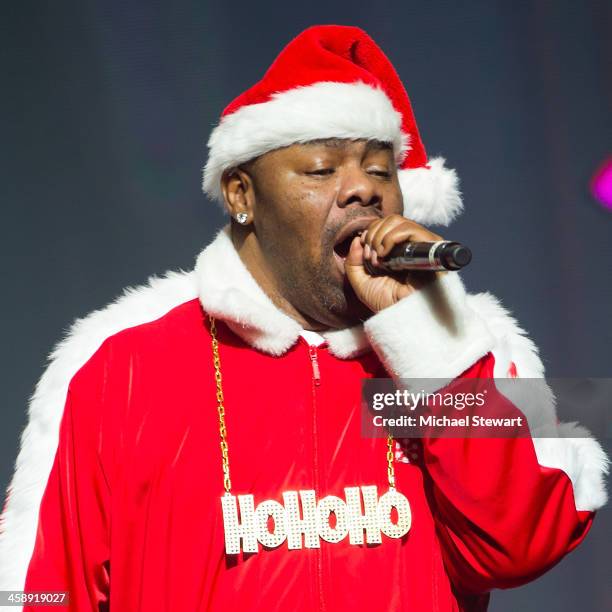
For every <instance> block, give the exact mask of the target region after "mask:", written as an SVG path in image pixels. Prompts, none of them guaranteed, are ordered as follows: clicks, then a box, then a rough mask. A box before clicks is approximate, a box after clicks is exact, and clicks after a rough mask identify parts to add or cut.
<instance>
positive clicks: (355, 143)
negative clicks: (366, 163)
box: [288, 138, 393, 152]
mask: <svg viewBox="0 0 612 612" xmlns="http://www.w3.org/2000/svg"><path fill="white" fill-rule="evenodd" d="M315 147H318V148H320V147H324V148H326V149H334V150H338V151H346V150H349V149H351V148H359V149H363V150H364V151H366V152H367V151H385V150H388V151H392V150H393V145H392V144H391V143H390V142H383V141H381V140H376V139H371V140H368V139H365V138H317V139H315V140H309V141H308V142H304V143H296V144H294V145H291V147H288V148H298V149H302V150H308V149H309V148H310V149H312V148H315Z"/></svg>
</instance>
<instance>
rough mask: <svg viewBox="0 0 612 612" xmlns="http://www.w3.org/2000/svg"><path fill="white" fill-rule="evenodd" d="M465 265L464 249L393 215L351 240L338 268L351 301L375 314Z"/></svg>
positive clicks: (467, 256)
mask: <svg viewBox="0 0 612 612" xmlns="http://www.w3.org/2000/svg"><path fill="white" fill-rule="evenodd" d="M470 260H471V252H470V251H469V249H468V248H467V247H465V246H463V245H461V244H460V243H457V242H453V241H448V240H444V238H442V237H441V236H439V235H437V234H435V233H433V232H431V231H430V230H428V229H427V228H425V227H423V226H422V225H419V224H418V223H416V222H414V221H412V220H410V219H407V218H406V217H403V216H402V215H398V214H393V215H389V216H387V217H383V218H381V219H377V220H375V221H373V222H372V223H370V225H368V227H367V228H366V229H365V230H363V231H362V233H361V235H360V236H356V237H355V238H354V239H353V241H352V243H351V246H350V249H349V253H348V256H347V257H346V260H345V262H344V267H345V271H346V276H347V279H348V281H349V283H350V284H351V286H352V288H353V290H354V292H355V294H356V296H357V297H358V298H359V300H360V301H361V302H363V304H365V305H366V306H367V307H368V308H369V309H370V310H371V311H372V312H374V313H376V312H379V311H380V310H382V309H383V308H387V307H388V306H392V305H393V304H395V303H396V302H398V301H399V300H401V299H402V298H404V297H406V296H408V295H410V294H411V293H413V292H414V291H418V290H420V289H421V288H422V287H424V286H425V285H427V284H429V283H431V282H433V281H435V280H436V279H441V277H442V276H444V275H445V274H447V273H448V271H451V270H459V269H460V268H462V267H464V266H466V265H467V264H468V263H469V262H470Z"/></svg>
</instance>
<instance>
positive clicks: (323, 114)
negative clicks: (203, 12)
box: [0, 26, 608, 612]
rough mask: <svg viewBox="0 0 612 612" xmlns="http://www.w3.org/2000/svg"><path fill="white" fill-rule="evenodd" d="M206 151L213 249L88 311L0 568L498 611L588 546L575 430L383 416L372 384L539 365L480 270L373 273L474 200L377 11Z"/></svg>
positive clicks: (231, 592)
mask: <svg viewBox="0 0 612 612" xmlns="http://www.w3.org/2000/svg"><path fill="white" fill-rule="evenodd" d="M209 148H210V151H209V158H208V162H207V165H206V168H205V171H204V188H205V190H206V191H207V192H208V193H209V195H211V196H212V197H215V198H217V199H219V200H220V201H221V202H222V203H223V205H224V206H225V207H226V209H227V211H228V212H229V214H230V215H231V223H230V224H229V225H228V226H227V227H225V228H224V229H223V230H221V231H220V232H219V234H218V235H217V237H216V238H215V239H214V241H213V242H212V243H211V244H210V245H209V246H208V247H207V248H206V249H204V251H203V252H202V253H201V254H200V255H199V256H198V258H197V263H196V266H195V269H194V271H192V272H189V273H169V274H168V275H167V276H166V277H164V278H156V279H152V280H151V281H150V284H149V285H148V286H143V287H139V288H137V289H132V290H130V291H129V292H126V293H125V295H124V296H122V297H121V298H119V299H118V300H117V301H116V302H114V303H113V304H111V305H110V306H108V307H107V308H106V309H104V310H100V311H96V312H94V313H92V314H90V315H89V316H88V317H86V318H84V319H82V320H80V321H77V323H76V324H75V326H74V327H73V329H72V331H71V333H70V335H69V336H68V337H67V338H66V339H65V340H64V341H63V342H62V343H61V344H60V345H59V347H58V348H57V349H56V351H55V352H54V354H53V359H52V363H51V365H50V366H49V368H48V369H47V371H46V372H45V374H44V375H43V377H42V379H41V381H40V383H39V384H38V386H37V389H36V393H35V395H34V398H33V400H32V403H31V406H30V422H29V424H28V427H27V430H26V432H25V435H24V437H23V442H22V448H21V451H20V454H19V458H18V461H17V468H16V472H15V476H14V478H13V480H12V482H11V485H10V487H9V492H8V500H7V504H6V508H5V510H4V513H3V516H2V534H1V536H0V537H1V539H0V589H25V590H26V591H68V592H69V598H70V609H73V610H94V609H95V610H103V609H104V610H107V609H112V610H129V611H130V612H135V611H138V610H143V611H144V610H146V611H147V612H151V611H153V610H221V609H224V610H227V609H229V610H234V609H241V610H292V611H297V610H400V609H402V610H404V609H405V610H443V611H449V612H450V611H451V610H484V609H486V607H487V603H488V599H489V593H490V591H491V590H492V589H494V588H508V587H513V586H517V585H520V584H524V583H526V582H528V581H530V580H533V579H534V578H536V577H537V576H539V575H541V574H542V573H543V572H545V571H546V570H548V569H549V568H551V567H552V566H553V565H555V564H556V563H557V562H558V561H559V560H560V559H561V558H562V557H563V556H564V555H565V554H567V553H568V552H569V551H571V550H572V549H573V548H575V547H576V546H577V545H578V544H579V543H580V542H581V541H582V540H583V539H584V537H585V535H586V533H587V532H588V530H589V528H590V526H591V524H592V522H593V518H594V515H595V511H596V510H597V509H598V508H600V507H601V506H602V505H603V504H604V503H605V501H606V491H605V488H604V475H605V473H606V471H607V464H608V460H607V457H606V456H605V454H604V453H603V451H602V449H601V447H600V446H599V444H598V443H597V442H596V441H595V440H593V439H591V438H589V437H588V436H587V435H586V434H585V432H584V431H583V430H581V429H580V428H577V427H576V426H575V425H571V424H559V425H558V426H557V425H555V428H556V429H558V431H556V432H555V435H556V436H557V437H546V438H544V437H542V438H538V437H535V436H534V437H531V436H529V435H527V436H516V437H512V438H497V439H490V438H489V439H487V438H469V439H456V438H454V439H453V438H434V437H432V438H425V439H422V440H404V439H399V440H393V439H384V438H365V437H363V436H362V435H361V430H360V408H359V407H360V403H361V402H360V399H361V383H362V381H363V380H364V379H368V378H376V377H389V376H391V377H393V378H394V379H396V380H397V379H400V378H402V379H403V378H411V377H412V378H442V379H456V380H458V381H462V380H471V379H480V378H483V379H486V378H491V377H493V376H495V377H505V376H511V377H517V376H519V377H526V378H529V377H542V376H543V366H542V363H541V361H540V359H539V357H538V355H537V350H536V348H535V347H534V345H533V343H532V342H531V341H530V340H529V339H528V338H527V337H526V335H525V332H524V331H523V330H522V329H521V328H520V327H518V325H517V323H516V322H515V321H514V319H513V318H512V317H511V316H510V315H509V314H508V313H507V312H506V311H505V310H504V309H503V308H502V307H501V305H500V304H499V302H498V301H497V300H496V299H495V298H493V297H492V296H491V295H489V294H480V295H473V296H472V295H468V294H467V293H466V291H465V288H464V286H463V283H462V281H461V279H460V277H459V276H458V275H457V274H456V273H432V272H429V273H420V274H416V273H415V274H403V275H397V274H393V275H389V274H374V275H371V274H369V273H368V271H367V270H366V268H365V262H366V261H369V262H370V263H371V264H372V266H374V267H376V266H378V263H379V261H378V260H379V259H380V258H382V257H384V256H385V255H386V254H388V253H389V251H390V249H391V247H392V246H393V245H395V244H397V243H399V242H402V241H404V240H412V241H415V240H417V241H419V240H421V241H437V240H440V239H441V237H440V236H438V235H437V234H434V233H432V232H431V231H429V230H428V229H426V227H424V226H422V225H420V223H425V224H427V223H441V224H444V223H448V222H449V221H450V220H451V219H452V218H453V216H454V215H455V214H457V213H458V212H459V210H460V208H461V201H460V197H459V193H458V190H457V180H456V177H455V175H454V173H453V171H451V170H449V169H447V168H445V167H444V163H443V160H440V159H438V160H429V161H428V160H427V156H426V154H425V149H424V147H423V144H422V142H421V140H420V137H419V133H418V130H417V128H416V123H415V121H414V117H413V116H412V111H411V108H410V102H409V100H408V97H407V94H406V92H405V90H404V88H403V86H402V85H401V83H400V81H399V78H398V76H397V74H396V73H395V71H394V70H393V67H392V66H391V64H390V63H389V61H388V60H387V58H386V57H385V56H384V54H383V52H382V51H381V50H380V49H379V48H378V47H377V46H376V44H375V43H374V42H373V41H372V40H371V39H370V38H369V37H368V36H367V34H366V33H365V32H363V30H360V29H358V28H353V27H343V26H316V27H312V28H309V29H307V30H306V31H304V32H303V33H302V34H300V35H299V36H298V37H297V38H295V39H294V40H293V41H291V43H290V44H289V45H288V46H287V47H286V48H285V49H284V50H283V51H282V53H281V54H280V55H279V56H278V58H277V59H276V61H275V62H274V63H273V65H272V66H271V68H270V69H269V70H268V71H267V73H266V74H265V76H264V77H263V79H262V80H261V81H260V82H259V83H257V84H256V85H255V86H253V87H252V88H250V89H249V90H248V91H246V92H245V93H244V94H242V95H241V96H239V97H238V98H237V99H236V100H234V102H232V104H230V105H229V106H228V107H227V108H226V109H225V111H224V113H223V116H222V119H221V121H220V123H219V125H218V126H217V127H216V128H215V130H214V131H213V134H212V136H211V138H210V140H209ZM504 402H505V404H504V406H505V409H506V411H507V412H508V413H512V414H513V415H515V416H516V415H519V416H526V417H527V419H528V421H529V427H530V428H531V431H532V432H533V431H535V428H536V425H537V424H538V423H539V422H540V420H541V418H542V417H543V416H547V417H551V416H552V417H553V420H554V405H553V401H552V398H550V397H546V398H544V400H543V401H541V402H538V403H537V407H536V409H537V411H534V410H533V408H531V409H530V406H529V405H528V403H526V402H523V401H518V400H517V401H515V402H514V403H512V402H511V401H510V400H509V399H505V400H504ZM543 413H546V414H543ZM568 432H571V433H573V434H574V435H575V437H573V438H567V437H565V438H563V437H561V436H562V435H564V434H565V435H567V433H568ZM219 442H220V444H219ZM24 609H30V608H28V607H26V608H24ZM32 609H34V608H32Z"/></svg>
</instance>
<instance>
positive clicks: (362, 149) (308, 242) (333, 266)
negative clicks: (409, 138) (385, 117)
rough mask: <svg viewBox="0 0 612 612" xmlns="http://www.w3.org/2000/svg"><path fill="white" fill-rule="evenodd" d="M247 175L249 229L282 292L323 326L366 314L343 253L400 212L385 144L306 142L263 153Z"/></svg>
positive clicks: (338, 324) (397, 189)
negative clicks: (377, 223)
mask: <svg viewBox="0 0 612 612" xmlns="http://www.w3.org/2000/svg"><path fill="white" fill-rule="evenodd" d="M248 172H249V174H250V176H251V178H252V179H253V184H254V195H255V203H254V207H253V215H254V230H255V234H256V237H257V241H258V243H259V247H260V250H261V252H262V254H263V257H264V259H265V262H266V264H267V267H268V268H269V269H270V270H271V271H272V274H273V275H274V277H275V281H276V284H277V286H278V287H279V289H280V291H281V293H282V295H283V296H284V297H285V298H286V299H287V300H289V302H290V303H291V304H292V305H293V306H294V307H295V308H297V309H298V310H299V311H300V312H301V313H302V314H303V315H304V316H306V317H308V318H310V319H312V320H314V321H318V322H320V323H322V324H324V325H326V326H330V327H336V328H341V327H345V326H347V325H353V324H356V323H357V322H359V321H360V320H363V319H365V318H367V317H368V316H369V315H370V314H371V313H370V312H369V311H368V310H367V309H366V308H365V307H364V306H363V305H362V304H361V302H359V300H358V299H357V298H356V296H355V295H354V293H353V292H352V289H351V287H350V284H349V283H348V281H347V280H346V276H345V274H344V265H343V258H344V257H345V256H346V254H347V252H348V246H349V244H350V241H351V240H352V238H353V237H354V236H355V234H356V233H357V232H358V231H360V230H362V229H364V228H365V227H367V226H368V225H369V223H371V222H372V221H373V220H375V219H377V218H380V217H384V216H387V215H389V214H393V213H396V214H401V212H402V210H403V201H402V195H401V191H400V187H399V183H398V178H397V169H396V165H395V160H394V157H393V151H392V148H391V146H390V145H388V144H383V143H380V142H377V141H366V140H348V139H330V140H321V141H312V142H309V143H306V144H296V145H292V146H289V147H285V148H282V149H277V150H275V151H272V152H270V153H266V154H265V155H262V156H261V157H259V158H257V159H255V160H253V161H252V162H251V163H250V164H249V165H248Z"/></svg>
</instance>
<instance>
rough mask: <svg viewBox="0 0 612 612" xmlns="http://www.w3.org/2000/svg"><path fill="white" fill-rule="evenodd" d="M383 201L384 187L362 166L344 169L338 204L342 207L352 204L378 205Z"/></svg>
mask: <svg viewBox="0 0 612 612" xmlns="http://www.w3.org/2000/svg"><path fill="white" fill-rule="evenodd" d="M381 203H382V188H381V184H380V181H377V180H376V178H375V177H373V176H370V175H369V174H368V173H367V172H366V171H365V170H364V169H363V168H361V167H360V166H357V167H356V166H351V167H347V168H345V169H344V171H343V172H342V176H341V185H340V192H339V193H338V205H339V206H341V207H342V208H344V207H346V206H350V205H351V204H358V205H360V206H378V207H380V205H381Z"/></svg>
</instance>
